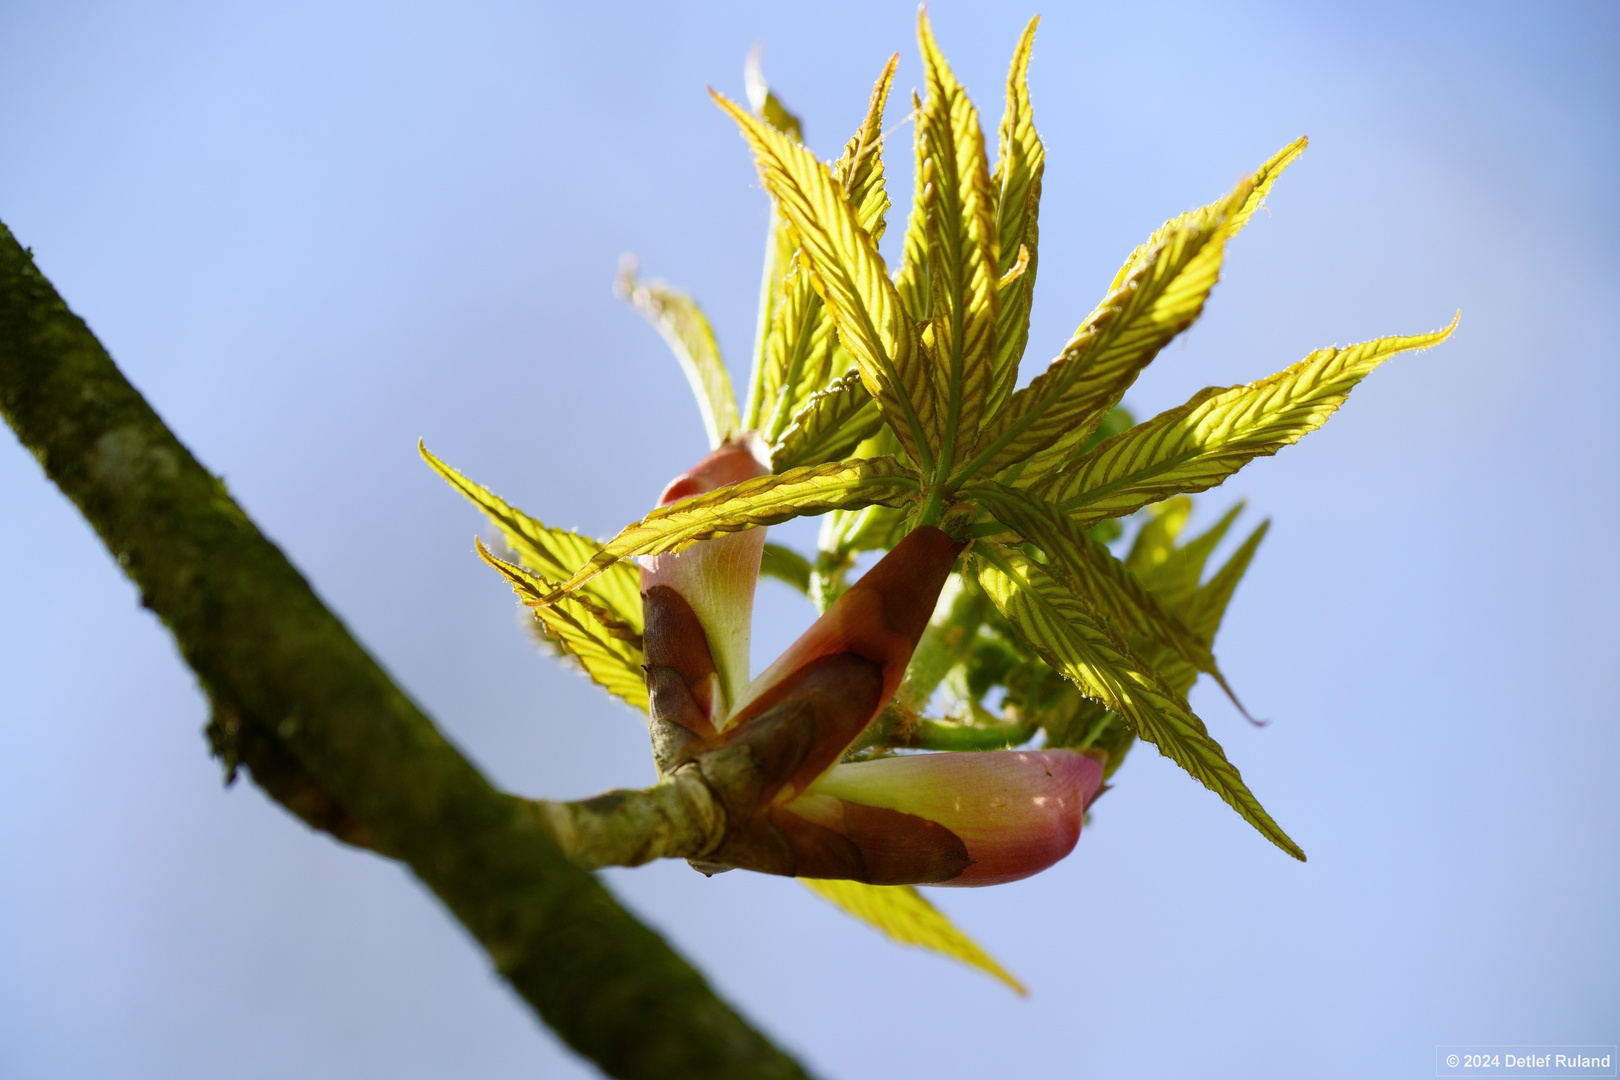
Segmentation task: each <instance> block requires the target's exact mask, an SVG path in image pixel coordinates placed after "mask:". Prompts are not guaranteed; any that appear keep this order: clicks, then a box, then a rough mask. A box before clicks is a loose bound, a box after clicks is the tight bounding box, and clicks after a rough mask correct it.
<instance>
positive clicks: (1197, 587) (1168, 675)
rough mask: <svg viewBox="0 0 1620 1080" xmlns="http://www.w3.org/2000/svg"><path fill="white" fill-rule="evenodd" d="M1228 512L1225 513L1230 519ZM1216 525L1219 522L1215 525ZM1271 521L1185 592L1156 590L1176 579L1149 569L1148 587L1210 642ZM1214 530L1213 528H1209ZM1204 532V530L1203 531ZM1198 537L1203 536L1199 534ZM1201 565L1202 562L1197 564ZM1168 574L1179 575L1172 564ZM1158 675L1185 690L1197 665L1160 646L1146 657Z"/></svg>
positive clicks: (1256, 530)
mask: <svg viewBox="0 0 1620 1080" xmlns="http://www.w3.org/2000/svg"><path fill="white" fill-rule="evenodd" d="M1230 517H1231V515H1228V516H1227V520H1230ZM1217 527H1219V526H1217ZM1269 528H1270V522H1266V521H1262V522H1261V523H1260V525H1259V526H1258V527H1257V528H1256V529H1255V530H1254V531H1253V532H1252V533H1250V534H1249V535H1248V537H1247V538H1246V539H1245V540H1244V541H1243V543H1242V544H1241V545H1239V547H1238V549H1237V551H1235V552H1233V554H1232V557H1231V558H1229V559H1227V560H1226V562H1225V563H1224V564H1222V566H1221V568H1220V569H1219V570H1217V571H1215V574H1214V576H1212V577H1211V578H1210V579H1209V581H1207V582H1204V583H1203V584H1197V583H1196V582H1195V584H1194V586H1193V587H1192V588H1191V589H1189V590H1187V591H1186V592H1185V593H1183V594H1181V595H1179V596H1175V595H1171V594H1167V593H1162V592H1160V591H1159V589H1160V588H1161V587H1163V586H1164V585H1166V584H1169V585H1170V587H1172V588H1176V587H1179V585H1180V583H1179V582H1170V583H1167V582H1165V580H1164V578H1162V577H1160V576H1159V575H1156V574H1154V573H1153V572H1151V571H1149V572H1148V573H1147V574H1146V575H1145V577H1146V579H1147V580H1148V581H1149V582H1151V583H1152V584H1150V589H1152V590H1153V591H1154V593H1155V595H1157V596H1159V599H1160V602H1161V603H1162V604H1163V606H1164V607H1166V608H1167V609H1168V610H1170V611H1173V612H1174V613H1175V615H1176V617H1177V618H1179V619H1180V620H1181V621H1182V622H1183V623H1184V624H1185V625H1186V626H1187V628H1188V629H1189V630H1191V631H1192V632H1193V633H1194V634H1196V635H1198V638H1199V640H1201V641H1205V642H1213V641H1214V639H1215V632H1216V631H1217V630H1218V629H1220V625H1221V619H1222V617H1223V616H1224V615H1225V614H1226V606H1227V604H1228V603H1229V602H1230V601H1231V599H1232V591H1233V590H1234V589H1235V588H1237V583H1238V581H1239V580H1240V579H1241V578H1242V577H1243V574H1244V572H1245V571H1247V570H1248V568H1249V562H1250V560H1251V559H1253V558H1254V553H1255V550H1256V549H1257V548H1259V546H1260V541H1261V540H1263V539H1265V535H1266V532H1267V530H1268V529H1269ZM1211 531H1213V530H1211ZM1206 535H1207V534H1206ZM1199 539H1200V540H1201V539H1202V537H1200V538H1199ZM1197 543H1198V540H1194V541H1192V542H1191V543H1189V544H1187V545H1185V546H1183V547H1181V548H1177V549H1175V552H1174V554H1172V556H1171V559H1175V556H1176V555H1179V554H1180V553H1182V552H1184V551H1186V550H1187V549H1188V548H1190V547H1192V546H1193V545H1194V544H1197ZM1170 561H1171V560H1166V563H1165V564H1161V565H1162V566H1168V564H1169V562H1170ZM1200 565H1201V564H1200ZM1170 572H1171V574H1175V575H1177V576H1179V573H1178V571H1177V570H1176V569H1175V568H1170ZM1148 659H1149V660H1150V662H1151V663H1152V664H1153V669H1154V670H1155V671H1157V672H1158V673H1159V675H1160V677H1161V678H1163V679H1164V681H1165V682H1166V683H1167V684H1169V686H1170V687H1171V688H1172V689H1174V690H1176V691H1177V692H1178V693H1182V694H1185V693H1186V692H1187V691H1188V690H1191V689H1192V685H1193V682H1194V681H1195V680H1196V679H1197V678H1198V669H1197V668H1196V667H1194V666H1193V665H1192V664H1189V663H1188V662H1187V661H1186V660H1184V659H1182V658H1181V657H1179V656H1176V655H1173V654H1171V653H1169V652H1168V651H1164V650H1160V651H1159V652H1158V653H1157V654H1155V655H1152V656H1150V657H1148Z"/></svg>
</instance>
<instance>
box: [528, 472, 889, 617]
mask: <svg viewBox="0 0 1620 1080" xmlns="http://www.w3.org/2000/svg"><path fill="white" fill-rule="evenodd" d="M917 488H918V483H917V478H916V475H915V474H914V473H913V472H912V470H910V469H908V468H906V467H905V466H904V465H901V464H900V463H899V462H898V461H896V460H895V459H893V458H876V459H873V460H862V459H855V460H852V461H833V462H828V463H826V464H824V465H812V466H806V467H803V468H798V469H789V470H788V471H786V472H783V473H776V474H771V475H767V476H759V477H755V478H753V479H751V480H742V481H739V482H738V483H735V484H727V485H726V486H725V487H719V488H715V489H714V490H713V491H706V492H704V493H703V494H701V495H693V496H691V497H690V498H686V499H681V500H680V501H679V502H674V503H670V504H669V505H668V506H660V507H658V508H657V509H656V510H654V511H653V512H652V513H650V514H648V515H647V516H646V517H644V518H642V519H641V520H640V521H637V522H635V523H634V524H631V525H627V526H625V527H624V528H623V529H622V530H620V532H619V535H617V536H615V537H614V538H613V539H612V540H609V541H608V542H607V544H606V545H604V546H603V548H602V550H601V551H599V552H597V553H596V554H595V555H593V556H592V557H591V559H590V561H589V562H587V563H586V564H585V565H584V566H581V567H580V568H579V569H578V570H577V571H575V572H574V574H573V575H572V576H571V577H569V579H568V580H567V581H565V582H563V584H562V585H560V586H558V587H557V588H556V589H555V590H554V591H553V592H552V593H551V595H550V596H549V597H548V598H547V601H546V602H548V603H549V602H552V601H555V600H557V599H559V598H561V597H562V596H564V595H566V594H568V593H571V592H574V591H575V590H577V589H579V588H581V587H583V586H585V585H586V584H588V583H589V582H590V581H591V580H592V579H593V578H594V577H596V575H598V574H601V573H603V572H604V571H606V570H608V569H610V568H611V567H613V566H616V565H618V564H619V563H620V561H621V560H623V559H629V558H633V557H635V556H637V555H662V554H664V553H665V552H669V551H681V550H683V549H685V548H688V547H691V546H692V545H693V544H695V543H697V542H698V541H699V540H707V539H708V538H709V537H711V536H721V535H724V534H725V533H733V532H740V531H742V530H743V529H752V528H757V527H760V526H765V525H776V524H779V523H780V522H783V521H788V520H790V519H792V518H796V517H805V516H812V515H816V514H824V513H826V512H827V511H829V510H847V509H853V508H857V507H863V506H878V505H883V506H898V505H900V504H902V503H904V502H906V501H907V500H908V499H911V498H913V497H915V495H916V493H917Z"/></svg>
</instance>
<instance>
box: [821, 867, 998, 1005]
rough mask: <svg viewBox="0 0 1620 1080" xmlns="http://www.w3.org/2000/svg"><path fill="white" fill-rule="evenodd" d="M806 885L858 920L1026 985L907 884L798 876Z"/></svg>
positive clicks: (902, 941) (895, 937) (905, 942)
mask: <svg viewBox="0 0 1620 1080" xmlns="http://www.w3.org/2000/svg"><path fill="white" fill-rule="evenodd" d="M799 880H800V881H802V882H804V885H805V887H806V888H808V889H809V890H810V891H811V892H813V893H815V894H816V895H817V896H819V897H821V898H822V899H823V900H827V901H829V902H831V903H833V904H836V905H838V906H839V907H841V908H843V909H844V910H845V911H846V912H848V913H849V914H851V915H853V916H855V918H857V919H860V920H861V921H862V922H864V923H866V924H868V925H869V926H872V927H874V928H876V929H877V930H878V931H879V932H881V933H883V934H885V935H887V936H888V937H890V938H892V939H893V940H895V941H898V942H899V943H900V944H902V945H919V946H921V947H922V948H924V949H931V950H933V951H934V952H937V953H941V954H943V955H945V956H949V957H950V958H952V959H953V960H960V961H961V962H962V963H964V964H966V965H967V966H968V967H973V968H978V969H979V970H980V971H983V972H985V973H986V974H987V975H989V976H991V977H992V978H994V979H998V980H1000V981H1001V982H1003V983H1005V984H1007V986H1009V987H1011V988H1012V989H1013V990H1014V991H1016V992H1017V993H1018V994H1020V995H1024V996H1027V995H1028V994H1029V991H1028V990H1027V989H1025V988H1024V984H1023V983H1021V982H1019V981H1018V980H1017V979H1015V978H1014V977H1013V976H1012V975H1011V974H1009V973H1008V971H1007V969H1006V968H1004V967H1002V966H1001V965H1000V964H998V963H996V961H995V960H994V959H993V958H992V957H991V956H990V954H989V953H987V952H985V951H984V950H983V949H981V948H980V947H979V946H978V944H977V943H975V942H974V941H973V939H972V938H970V937H968V936H967V935H966V934H964V933H962V931H960V930H958V929H957V928H956V926H955V924H953V923H952V922H951V920H950V919H948V918H947V917H946V916H945V914H944V913H943V912H941V911H940V910H939V909H938V908H936V907H934V905H933V904H930V903H929V902H928V901H927V900H924V899H923V898H922V894H921V893H919V892H918V891H917V890H916V888H915V887H913V886H911V885H866V884H863V883H861V882H859V881H838V880H821V879H816V878H800V879H799Z"/></svg>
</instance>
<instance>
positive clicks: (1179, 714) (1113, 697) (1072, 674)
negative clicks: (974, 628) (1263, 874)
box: [973, 542, 1305, 861]
mask: <svg viewBox="0 0 1620 1080" xmlns="http://www.w3.org/2000/svg"><path fill="white" fill-rule="evenodd" d="M973 553H974V559H975V564H976V571H977V574H978V580H979V584H980V585H981V586H982V587H983V588H984V591H985V592H986V593H987V594H988V595H989V597H990V600H991V602H992V603H994V604H995V605H996V608H997V610H999V611H1000V612H1001V613H1002V615H1003V616H1004V617H1005V618H1006V619H1007V621H1008V622H1009V623H1011V624H1012V626H1013V628H1014V629H1015V630H1016V631H1017V632H1018V634H1019V636H1020V637H1021V638H1022V639H1023V641H1024V642H1025V644H1026V645H1028V646H1029V648H1031V649H1033V650H1035V652H1036V653H1037V654H1039V655H1040V657H1041V659H1043V660H1045V661H1046V662H1047V663H1048V664H1049V665H1051V666H1052V667H1053V668H1055V669H1056V670H1058V671H1060V672H1062V673H1063V675H1065V676H1066V677H1067V678H1069V679H1071V680H1072V681H1073V682H1074V683H1075V684H1076V685H1077V686H1079V687H1080V689H1081V691H1082V692H1083V693H1085V694H1086V696H1088V697H1091V698H1094V699H1095V700H1097V701H1099V702H1101V703H1102V704H1104V705H1106V706H1108V708H1110V709H1112V710H1113V711H1114V712H1116V713H1118V714H1119V715H1120V716H1121V717H1123V718H1124V719H1125V722H1126V723H1128V724H1129V725H1130V726H1131V728H1132V730H1134V731H1135V732H1136V734H1137V735H1138V736H1139V737H1140V738H1142V739H1143V740H1145V741H1147V742H1150V743H1152V744H1153V745H1155V746H1157V747H1158V748H1159V752H1160V753H1162V754H1164V755H1165V756H1166V757H1168V758H1170V759H1171V760H1172V761H1174V762H1175V763H1176V764H1178V765H1180V766H1181V767H1182V768H1183V769H1185V770H1186V771H1187V772H1188V773H1189V774H1191V775H1192V777H1193V778H1194V779H1195V780H1197V781H1199V782H1200V783H1202V784H1203V785H1204V786H1205V787H1207V788H1209V789H1210V790H1211V791H1213V792H1215V794H1217V795H1219V796H1220V797H1221V798H1222V799H1223V800H1225V801H1226V803H1227V804H1228V805H1229V806H1231V807H1232V808H1233V809H1234V810H1236V811H1237V812H1238V813H1239V814H1240V815H1241V816H1242V817H1243V819H1244V820H1245V821H1248V822H1249V823H1250V824H1251V825H1253V826H1254V827H1255V828H1256V829H1258V830H1259V831H1260V834H1261V835H1262V836H1264V837H1266V839H1268V840H1270V841H1271V842H1272V843H1274V844H1276V845H1277V846H1278V847H1280V848H1282V849H1283V850H1284V851H1286V852H1287V853H1288V854H1290V855H1292V856H1294V857H1295V858H1296V859H1299V860H1301V861H1303V860H1304V858H1305V853H1304V852H1303V851H1301V850H1300V848H1299V845H1297V844H1295V843H1294V842H1293V840H1291V839H1289V837H1288V834H1287V833H1285V832H1283V830H1282V828H1281V826H1279V825H1278V824H1277V823H1276V822H1275V821H1273V820H1272V818H1271V815H1270V814H1268V813H1266V811H1265V808H1264V807H1262V806H1261V805H1260V801H1259V800H1258V799H1256V798H1255V797H1254V794H1253V793H1252V792H1250V791H1249V789H1248V786H1247V785H1245V784H1244V782H1243V777H1242V775H1241V774H1239V772H1238V770H1237V767H1236V766H1234V765H1233V764H1232V763H1231V762H1230V761H1228V760H1227V759H1226V753H1225V751H1223V750H1222V749H1221V746H1220V744H1219V743H1217V742H1216V741H1215V740H1214V739H1213V738H1212V737H1211V736H1210V734H1209V731H1208V729H1206V728H1205V727H1204V722H1203V721H1202V720H1200V719H1198V717H1197V716H1195V715H1194V714H1193V712H1192V710H1191V709H1189V708H1188V707H1187V704H1186V701H1185V700H1184V699H1183V698H1182V696H1181V695H1179V694H1177V693H1176V692H1175V690H1173V689H1172V688H1171V687H1169V686H1167V685H1166V684H1165V683H1164V681H1163V680H1162V679H1160V678H1159V677H1158V676H1157V675H1156V674H1154V672H1153V671H1152V670H1151V669H1150V668H1149V667H1148V666H1147V665H1146V664H1144V663H1143V662H1142V661H1141V660H1139V659H1138V658H1137V657H1135V656H1134V655H1132V653H1131V651H1130V650H1129V648H1127V647H1126V645H1125V643H1124V642H1122V641H1121V640H1120V639H1119V638H1118V637H1117V636H1116V635H1115V634H1114V632H1113V631H1112V630H1110V629H1109V628H1108V626H1107V625H1106V624H1105V623H1103V622H1101V621H1099V620H1098V619H1097V618H1096V617H1094V616H1093V615H1092V614H1091V613H1090V612H1089V611H1087V610H1086V608H1085V605H1084V604H1082V603H1081V602H1080V601H1079V600H1077V599H1076V598H1075V596H1074V595H1073V593H1071V592H1070V591H1069V589H1068V588H1067V587H1066V586H1065V585H1064V584H1063V583H1062V582H1061V581H1059V580H1058V579H1057V578H1056V577H1054V576H1053V574H1052V573H1051V572H1050V571H1049V570H1048V569H1047V568H1046V567H1044V566H1042V565H1041V564H1040V563H1037V562H1035V561H1033V560H1032V559H1030V558H1029V557H1028V556H1026V555H1025V554H1024V553H1023V552H1021V551H1018V550H1017V549H1015V548H1008V547H1002V546H1000V545H997V544H990V543H983V542H981V543H979V544H976V545H975V546H974V548H973Z"/></svg>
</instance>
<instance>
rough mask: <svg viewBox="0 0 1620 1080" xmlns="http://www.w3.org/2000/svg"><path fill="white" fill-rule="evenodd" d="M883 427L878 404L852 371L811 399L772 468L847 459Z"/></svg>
mask: <svg viewBox="0 0 1620 1080" xmlns="http://www.w3.org/2000/svg"><path fill="white" fill-rule="evenodd" d="M882 423H883V414H882V413H880V412H878V407H877V403H876V402H875V401H873V400H872V395H871V394H868V393H867V392H866V387H865V386H864V385H863V384H862V383H861V377H860V375H859V374H858V373H857V372H853V371H852V372H850V373H849V374H847V375H844V376H843V377H842V378H838V379H835V380H833V382H832V383H830V384H829V385H828V386H827V388H826V389H825V390H819V391H817V392H816V393H814V394H811V395H810V399H809V400H808V401H807V402H805V405H804V408H803V409H801V410H799V413H798V415H797V416H795V417H794V418H793V423H792V424H791V425H790V426H789V427H788V429H787V430H786V431H784V432H783V433H782V437H781V438H780V439H779V440H778V441H777V442H776V444H775V448H774V449H773V450H772V451H771V468H772V469H773V470H774V471H776V472H781V471H782V470H784V469H791V468H793V467H794V466H796V465H819V464H821V463H822V462H824V461H835V460H837V459H839V458H843V457H847V456H848V455H849V454H851V453H852V452H854V450H855V447H856V446H858V445H859V444H860V443H861V440H863V439H866V438H868V437H870V436H871V435H872V433H873V432H875V431H876V430H877V429H878V426H879V425H881V424H882Z"/></svg>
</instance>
